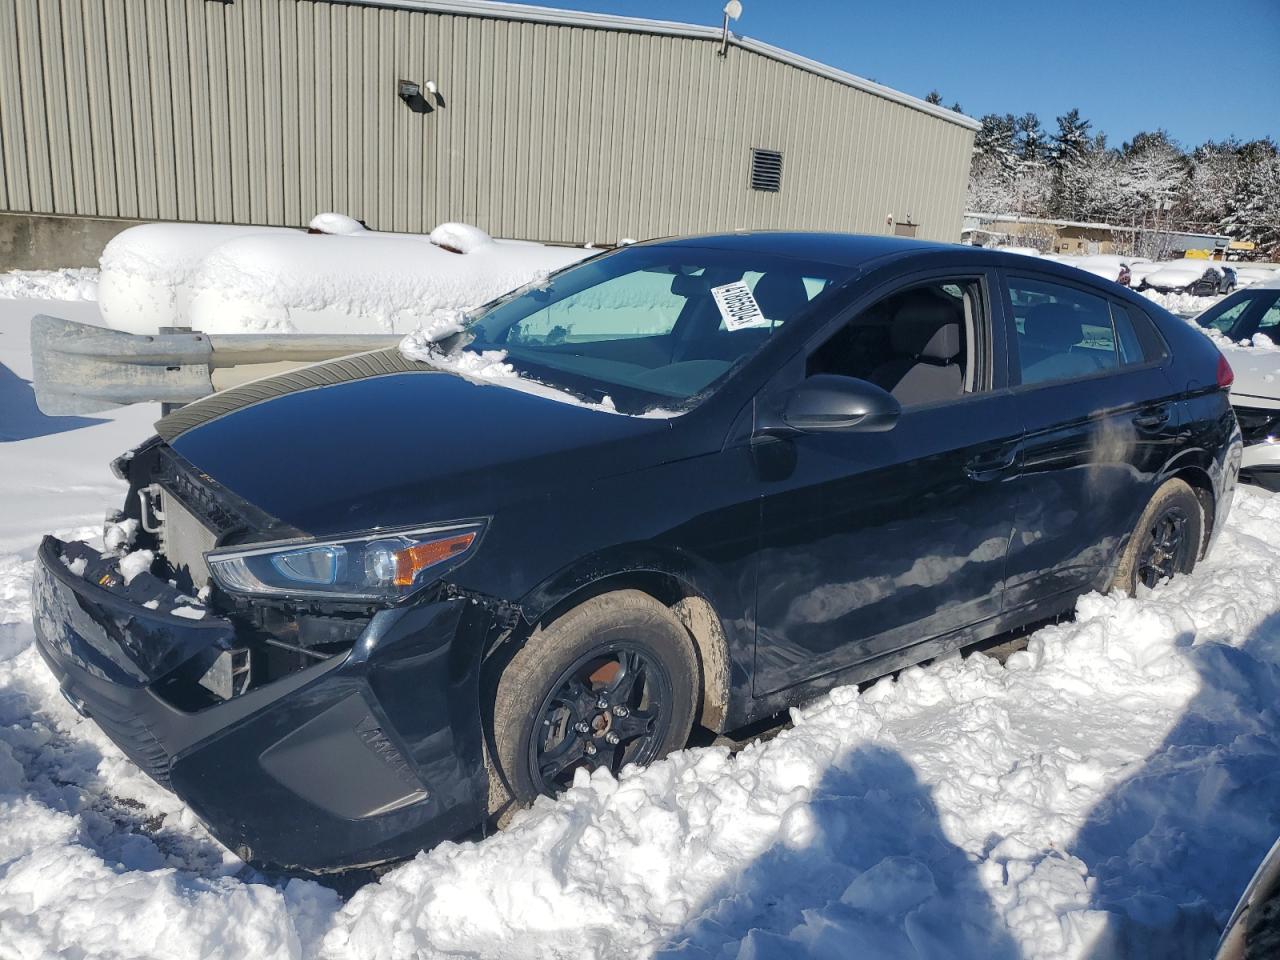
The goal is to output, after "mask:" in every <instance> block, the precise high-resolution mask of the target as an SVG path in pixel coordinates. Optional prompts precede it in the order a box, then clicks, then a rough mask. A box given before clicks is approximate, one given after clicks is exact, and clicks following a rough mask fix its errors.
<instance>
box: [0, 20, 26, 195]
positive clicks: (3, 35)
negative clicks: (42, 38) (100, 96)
mask: <svg viewBox="0 0 1280 960" xmlns="http://www.w3.org/2000/svg"><path fill="white" fill-rule="evenodd" d="M0 160H2V162H3V164H4V165H3V168H0V179H2V180H3V181H4V195H5V206H6V208H7V209H11V210H30V209H31V186H30V183H29V181H28V179H27V151H26V124H25V123H24V121H23V116H22V71H21V69H20V67H19V63H18V11H17V8H16V7H14V6H12V5H10V4H0Z"/></svg>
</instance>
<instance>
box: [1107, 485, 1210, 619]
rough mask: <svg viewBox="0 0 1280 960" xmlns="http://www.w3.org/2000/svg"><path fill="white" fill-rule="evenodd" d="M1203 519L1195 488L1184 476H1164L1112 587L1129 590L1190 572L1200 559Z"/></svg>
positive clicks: (1139, 523) (1128, 547) (1136, 529)
mask: <svg viewBox="0 0 1280 960" xmlns="http://www.w3.org/2000/svg"><path fill="white" fill-rule="evenodd" d="M1204 519H1205V518H1204V507H1203V506H1202V505H1201V503H1200V498H1199V497H1197V496H1196V494H1195V491H1194V490H1192V489H1191V487H1190V486H1188V485H1187V483H1186V482H1185V481H1183V480H1179V479H1177V478H1174V479H1172V480H1166V481H1165V482H1164V483H1163V484H1161V485H1160V488H1159V489H1158V490H1156V492H1155V496H1153V497H1152V498H1151V502H1150V503H1149V504H1147V508H1146V509H1145V510H1144V511H1142V516H1141V517H1140V518H1139V519H1138V524H1137V526H1136V527H1135V528H1134V530H1133V535H1132V536H1130V537H1129V542H1128V544H1126V546H1125V549H1124V553H1123V554H1122V555H1121V557H1120V563H1119V564H1118V566H1117V567H1116V572H1115V576H1114V577H1112V579H1111V589H1112V590H1124V591H1125V592H1126V593H1129V594H1132V593H1133V592H1134V591H1135V590H1136V589H1137V587H1138V584H1140V583H1141V584H1143V585H1144V586H1147V587H1153V586H1155V585H1156V584H1157V583H1159V582H1160V581H1161V580H1164V579H1167V578H1168V577H1171V576H1173V575H1174V574H1176V573H1190V572H1191V571H1192V570H1193V569H1195V565H1196V561H1197V560H1199V559H1200V549H1201V546H1202V545H1203V543H1204Z"/></svg>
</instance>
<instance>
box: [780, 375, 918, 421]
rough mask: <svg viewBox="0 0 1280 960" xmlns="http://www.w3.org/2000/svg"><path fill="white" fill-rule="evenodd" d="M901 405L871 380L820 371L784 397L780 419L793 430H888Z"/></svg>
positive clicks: (899, 411)
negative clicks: (784, 403) (784, 404)
mask: <svg viewBox="0 0 1280 960" xmlns="http://www.w3.org/2000/svg"><path fill="white" fill-rule="evenodd" d="M901 414H902V406H901V405H900V404H899V403H898V401H897V400H895V399H894V398H893V395H892V394H891V393H889V392H888V391H886V390H882V389H880V388H879V387H877V386H876V385H875V384H874V383H868V382H867V381H866V380H858V379H855V378H854V377H841V376H836V375H835V374H829V373H821V374H817V375H816V376H812V377H809V378H808V379H807V380H805V381H804V383H802V384H800V386H799V387H797V388H796V389H795V391H794V392H793V393H792V394H791V396H790V397H788V398H787V405H786V408H785V409H784V410H783V413H782V419H783V421H784V422H785V423H786V424H787V426H789V427H791V428H792V429H795V430H800V431H804V432H812V431H821V430H856V431H863V432H875V431H880V430H888V429H890V428H891V427H892V426H893V425H894V424H895V423H897V422H898V417H899V416H900V415H901Z"/></svg>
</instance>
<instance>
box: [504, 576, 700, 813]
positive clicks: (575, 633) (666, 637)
mask: <svg viewBox="0 0 1280 960" xmlns="http://www.w3.org/2000/svg"><path fill="white" fill-rule="evenodd" d="M700 689H701V683H700V680H699V670H698V660H697V656H696V654H695V652H694V648H693V643H692V641H691V640H690V638H689V634H688V632H687V631H686V630H685V628H684V625H683V624H681V623H680V621H679V620H677V619H676V617H675V615H674V614H673V613H672V612H671V611H670V610H669V609H668V608H667V607H665V606H664V605H663V604H661V603H659V602H658V601H657V600H655V599H654V598H653V597H651V596H649V595H648V594H645V593H641V592H640V591H638V590H618V591H615V592H613V593H606V594H602V595H601V596H598V597H593V598H592V599H590V600H587V601H585V602H584V603H582V604H580V605H579V606H577V607H574V608H573V609H572V610H570V611H569V612H568V613H565V614H564V615H563V616H561V617H559V618H558V619H557V620H555V621H554V622H553V623H551V624H550V625H549V626H547V627H546V628H545V629H539V630H536V631H535V632H534V633H533V635H532V636H530V637H529V639H528V641H527V642H526V643H525V644H524V646H523V647H521V648H520V650H518V651H517V652H516V654H515V655H514V656H513V657H512V658H511V660H510V661H509V662H508V663H507V664H506V666H505V667H504V668H503V671H502V674H501V676H500V677H499V678H498V683H497V690H496V693H495V695H494V703H493V717H492V728H491V733H492V749H491V751H490V756H489V758H488V762H489V765H490V776H489V785H490V789H489V792H490V798H489V812H490V814H500V813H505V812H506V811H508V810H510V809H511V808H512V807H514V806H515V805H523V804H527V803H531V802H532V801H533V800H534V798H535V797H537V796H538V795H539V794H549V795H554V794H555V793H557V792H559V791H561V790H563V789H565V788H566V787H568V786H569V785H570V784H571V783H572V782H573V777H574V774H575V772H576V770H577V769H579V768H585V769H587V770H588V771H591V770H595V769H597V768H600V767H607V768H608V769H610V770H611V771H612V772H613V773H614V774H615V775H616V774H617V773H619V772H620V771H621V769H622V768H623V767H624V766H627V765H629V764H631V763H639V764H642V765H643V764H648V763H652V762H654V761H656V760H660V759H661V758H662V757H664V756H666V755H667V754H668V753H670V752H671V751H673V750H678V749H680V748H681V747H683V746H684V745H685V743H686V742H688V739H689V733H690V731H691V730H692V728H693V718H694V710H695V708H696V706H697V692H698V690H700ZM503 819H505V817H504V818H503ZM499 822H500V823H501V822H502V821H501V820H500V821H499Z"/></svg>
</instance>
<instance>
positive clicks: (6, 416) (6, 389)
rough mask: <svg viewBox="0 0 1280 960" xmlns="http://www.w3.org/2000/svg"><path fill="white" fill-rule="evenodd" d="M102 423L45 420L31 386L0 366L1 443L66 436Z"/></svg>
mask: <svg viewBox="0 0 1280 960" xmlns="http://www.w3.org/2000/svg"><path fill="white" fill-rule="evenodd" d="M103 422H104V421H102V420H100V419H95V418H93V417H46V416H45V415H44V414H43V413H41V412H40V408H39V407H37V406H36V394H35V391H34V390H33V389H32V388H31V384H30V382H29V381H27V380H24V379H22V377H20V376H18V375H17V374H16V373H14V372H13V371H12V370H10V369H9V368H8V367H6V366H5V365H4V364H3V363H0V443H10V442H12V441H14V440H30V439H31V438H33V437H44V436H48V435H49V434H51V433H65V432H67V431H68V430H79V429H80V428H81V427H89V426H92V425H93V424H95V423H103Z"/></svg>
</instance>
